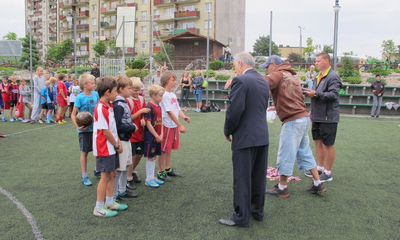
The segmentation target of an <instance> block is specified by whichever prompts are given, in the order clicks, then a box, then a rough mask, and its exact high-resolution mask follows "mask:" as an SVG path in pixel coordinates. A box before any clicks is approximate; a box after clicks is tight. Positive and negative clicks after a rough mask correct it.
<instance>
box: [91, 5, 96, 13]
mask: <svg viewBox="0 0 400 240" xmlns="http://www.w3.org/2000/svg"><path fill="white" fill-rule="evenodd" d="M92 10H93V12H97V4H94V5H92Z"/></svg>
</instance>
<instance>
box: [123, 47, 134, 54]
mask: <svg viewBox="0 0 400 240" xmlns="http://www.w3.org/2000/svg"><path fill="white" fill-rule="evenodd" d="M134 52H135V53H136V51H135V48H132V47H130V48H125V53H127V54H133V53H134Z"/></svg>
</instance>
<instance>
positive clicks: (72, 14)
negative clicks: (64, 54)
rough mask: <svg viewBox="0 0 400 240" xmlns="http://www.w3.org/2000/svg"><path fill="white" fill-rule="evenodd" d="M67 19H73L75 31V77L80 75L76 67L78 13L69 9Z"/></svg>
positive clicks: (73, 37) (73, 35) (73, 36)
mask: <svg viewBox="0 0 400 240" xmlns="http://www.w3.org/2000/svg"><path fill="white" fill-rule="evenodd" d="M67 21H71V24H72V25H73V28H74V31H73V34H72V39H73V41H74V68H75V77H76V78H77V77H78V70H77V69H76V13H75V11H73V10H70V11H68V17H67Z"/></svg>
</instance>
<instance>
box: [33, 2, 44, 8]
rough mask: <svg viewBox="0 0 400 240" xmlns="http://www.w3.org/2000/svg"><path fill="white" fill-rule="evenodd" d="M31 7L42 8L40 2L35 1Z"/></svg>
mask: <svg viewBox="0 0 400 240" xmlns="http://www.w3.org/2000/svg"><path fill="white" fill-rule="evenodd" d="M33 8H42V4H40V3H35V4H34V5H33Z"/></svg>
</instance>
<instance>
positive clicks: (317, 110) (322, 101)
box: [306, 52, 342, 182]
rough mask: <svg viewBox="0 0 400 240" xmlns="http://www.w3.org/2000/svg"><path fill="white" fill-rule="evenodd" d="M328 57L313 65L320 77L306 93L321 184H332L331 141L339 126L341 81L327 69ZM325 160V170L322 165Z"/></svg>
mask: <svg viewBox="0 0 400 240" xmlns="http://www.w3.org/2000/svg"><path fill="white" fill-rule="evenodd" d="M330 62H331V59H330V56H329V54H328V53H325V52H323V53H320V54H318V55H317V58H316V62H315V65H316V66H317V68H318V69H319V70H320V74H319V75H318V76H317V78H316V79H315V80H314V84H313V88H312V89H307V92H308V93H306V94H307V95H308V96H309V97H310V98H311V121H312V122H313V123H312V130H311V132H312V136H313V139H314V143H315V150H316V153H317V161H318V172H320V174H321V175H320V178H321V182H326V181H332V179H333V178H332V172H331V171H332V166H333V162H334V160H335V146H334V143H335V139H336V131H337V125H338V123H339V115H340V113H339V96H340V95H339V91H340V89H341V88H342V80H340V77H339V76H338V75H337V74H336V72H335V71H333V70H332V69H331V63H330ZM325 159H326V169H324V163H325Z"/></svg>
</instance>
